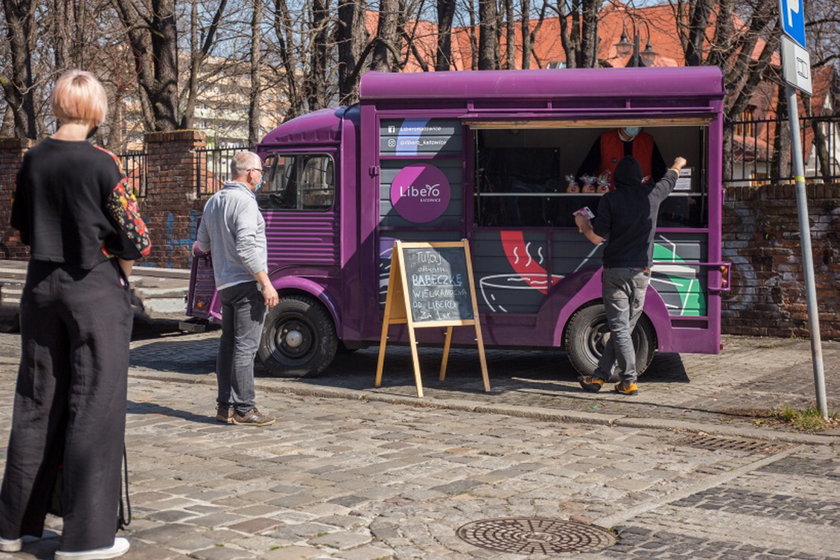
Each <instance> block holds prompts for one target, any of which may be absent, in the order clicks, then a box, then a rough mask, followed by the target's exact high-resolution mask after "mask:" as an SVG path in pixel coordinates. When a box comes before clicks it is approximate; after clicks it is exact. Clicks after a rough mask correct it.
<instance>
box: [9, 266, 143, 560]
mask: <svg viewBox="0 0 840 560" xmlns="http://www.w3.org/2000/svg"><path fill="white" fill-rule="evenodd" d="M120 276H121V273H120V272H119V269H118V267H117V265H116V262H112V261H107V262H104V263H102V264H100V265H98V266H96V267H95V268H93V269H91V270H83V269H80V268H76V267H72V266H67V265H60V264H54V263H47V262H43V261H30V263H29V268H28V272H27V278H26V285H25V287H24V290H23V296H22V298H21V314H20V315H21V350H22V352H21V362H20V369H19V371H18V378H17V386H16V389H15V405H14V416H13V418H12V433H11V436H10V439H9V448H8V455H7V459H6V472H5V474H4V476H3V485H2V488H0V537H3V538H6V539H14V538H18V537H20V536H22V535H36V536H40V535H41V533H42V532H43V529H44V518H45V516H46V514H47V510H48V508H49V506H50V500H51V494H52V491H53V488H54V484H55V480H56V476H62V483H63V492H62V502H63V509H64V511H63V518H64V530H63V534H62V536H61V544H60V549H61V550H63V551H66V552H70V551H80V550H91V549H95V548H101V547H107V546H111V545H112V544H113V542H114V534H115V532H116V529H117V508H118V504H119V499H120V469H121V464H122V454H123V446H124V442H125V414H126V389H127V377H128V350H129V346H128V345H129V340H130V337H131V325H132V312H131V304H130V299H129V289H128V287H127V286H123V285H121V283H120ZM60 465H63V470H62V471H59V466H60ZM59 472H61V474H60V475H59Z"/></svg>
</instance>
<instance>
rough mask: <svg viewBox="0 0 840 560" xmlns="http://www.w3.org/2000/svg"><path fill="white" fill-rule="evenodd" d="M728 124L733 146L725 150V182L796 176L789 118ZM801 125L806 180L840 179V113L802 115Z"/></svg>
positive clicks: (761, 181)
mask: <svg viewBox="0 0 840 560" xmlns="http://www.w3.org/2000/svg"><path fill="white" fill-rule="evenodd" d="M725 128H726V132H727V134H731V138H732V146H731V149H729V150H728V153H725V154H724V159H725V163H727V165H725V166H724V168H725V170H726V171H725V175H724V178H723V182H724V183H729V184H741V185H749V186H761V185H765V184H770V183H775V182H780V181H781V182H785V181H791V180H793V179H794V173H793V169H792V167H791V164H790V159H791V158H790V128H789V126H788V120H787V119H786V118H781V119H756V120H742V121H730V122H727V123H726V125H725ZM799 128H800V140H801V142H802V148H803V152H804V153H803V160H804V162H805V180H806V182H810V183H814V182H825V183H830V182H837V181H838V180H840V116H828V117H801V118H800V119H799ZM781 156H784V160H783V161H784V166H782V165H781V164H780V162H779V161H778V158H780V157H781Z"/></svg>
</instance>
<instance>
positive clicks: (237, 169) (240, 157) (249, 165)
mask: <svg viewBox="0 0 840 560" xmlns="http://www.w3.org/2000/svg"><path fill="white" fill-rule="evenodd" d="M249 169H262V160H261V159H260V156H258V155H257V154H255V153H254V152H236V155H234V156H233V159H232V160H231V161H230V176H231V179H238V178H239V177H242V176H243V175H245V173H247V172H248V170H249Z"/></svg>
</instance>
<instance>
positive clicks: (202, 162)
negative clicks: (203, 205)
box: [195, 145, 251, 197]
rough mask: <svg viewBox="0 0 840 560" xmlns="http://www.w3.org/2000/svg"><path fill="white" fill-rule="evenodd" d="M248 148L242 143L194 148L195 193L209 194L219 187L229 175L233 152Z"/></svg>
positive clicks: (248, 148)
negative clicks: (239, 144)
mask: <svg viewBox="0 0 840 560" xmlns="http://www.w3.org/2000/svg"><path fill="white" fill-rule="evenodd" d="M250 149H251V146H248V145H244V146H227V147H224V148H200V149H198V150H196V151H195V153H196V163H195V164H196V170H195V171H196V173H195V176H196V178H197V181H196V183H197V184H196V194H197V195H198V196H199V197H202V196H209V195H212V194H213V193H215V192H216V191H218V190H219V189H221V188H222V185H224V183H225V181H226V180H227V178H228V177H229V176H230V162H231V160H232V159H233V156H234V154H236V153H237V152H241V151H243V150H250Z"/></svg>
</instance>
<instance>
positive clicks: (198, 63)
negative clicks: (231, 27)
mask: <svg viewBox="0 0 840 560" xmlns="http://www.w3.org/2000/svg"><path fill="white" fill-rule="evenodd" d="M190 3H191V6H190V65H189V72H188V75H187V87H186V88H185V89H184V91H183V92H182V96H183V97H184V98H185V99H183V101H182V103H181V107H183V114H182V115H181V123H180V127H181V128H185V129H186V128H192V127H193V120H194V118H195V105H196V102H197V99H198V83H199V80H200V79H201V69H202V65H203V64H204V61H205V60H207V57H208V56H209V55H210V51H211V50H212V48H213V45H214V44H215V41H216V35H217V33H218V31H219V24H220V22H221V21H222V18H223V16H224V14H225V9H226V8H227V0H219V2H218V3H217V4H216V9H215V11H214V12H213V18H212V19H211V21H210V24H209V25H208V26H207V27H206V28H204V29H199V27H200V23H199V22H200V16H199V13H198V8H199V6H198V2H197V0H190Z"/></svg>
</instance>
